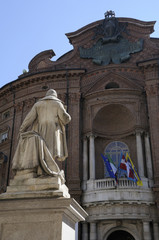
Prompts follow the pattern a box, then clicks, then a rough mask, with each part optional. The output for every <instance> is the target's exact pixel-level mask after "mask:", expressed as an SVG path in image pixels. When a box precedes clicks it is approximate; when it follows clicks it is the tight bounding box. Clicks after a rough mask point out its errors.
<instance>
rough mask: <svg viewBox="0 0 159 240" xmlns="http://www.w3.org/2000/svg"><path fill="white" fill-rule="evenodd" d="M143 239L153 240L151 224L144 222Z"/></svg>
mask: <svg viewBox="0 0 159 240" xmlns="http://www.w3.org/2000/svg"><path fill="white" fill-rule="evenodd" d="M143 237H144V239H143V240H151V230H150V223H149V222H143Z"/></svg>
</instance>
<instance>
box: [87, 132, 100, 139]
mask: <svg viewBox="0 0 159 240" xmlns="http://www.w3.org/2000/svg"><path fill="white" fill-rule="evenodd" d="M86 136H87V137H88V138H90V137H94V138H96V137H97V134H95V133H93V132H89V133H87V135H86Z"/></svg>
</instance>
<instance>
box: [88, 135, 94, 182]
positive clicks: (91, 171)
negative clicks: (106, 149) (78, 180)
mask: <svg viewBox="0 0 159 240" xmlns="http://www.w3.org/2000/svg"><path fill="white" fill-rule="evenodd" d="M94 138H95V137H94V135H93V134H91V135H90V136H89V178H90V179H91V180H93V179H95V146H94Z"/></svg>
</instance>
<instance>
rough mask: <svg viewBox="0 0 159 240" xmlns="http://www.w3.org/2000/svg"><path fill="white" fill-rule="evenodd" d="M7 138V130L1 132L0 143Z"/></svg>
mask: <svg viewBox="0 0 159 240" xmlns="http://www.w3.org/2000/svg"><path fill="white" fill-rule="evenodd" d="M7 139H8V132H3V133H1V135H0V143H2V142H5V141H6V140H7Z"/></svg>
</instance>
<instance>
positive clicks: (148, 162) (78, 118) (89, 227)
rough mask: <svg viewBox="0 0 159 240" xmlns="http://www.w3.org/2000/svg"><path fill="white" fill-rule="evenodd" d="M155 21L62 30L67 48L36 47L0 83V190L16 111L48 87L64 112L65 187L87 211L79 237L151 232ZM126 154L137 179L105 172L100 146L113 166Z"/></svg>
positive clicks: (157, 230)
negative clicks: (23, 68) (21, 68)
mask: <svg viewBox="0 0 159 240" xmlns="http://www.w3.org/2000/svg"><path fill="white" fill-rule="evenodd" d="M154 24H155V21H150V22H144V21H141V20H137V19H132V18H116V17H115V14H114V12H112V11H109V12H107V13H106V14H105V18H104V19H102V20H99V21H96V22H93V23H90V24H88V25H87V26H84V27H82V28H81V29H79V30H77V31H75V32H71V33H68V34H66V36H67V37H68V39H69V41H70V43H71V44H72V45H73V50H71V51H69V52H67V53H66V54H64V55H63V56H61V57H60V58H59V59H58V60H56V61H52V60H51V58H52V57H53V56H54V55H55V54H54V52H53V50H47V51H43V52H41V53H39V54H38V55H36V56H35V57H34V58H33V59H32V60H31V61H30V63H29V66H28V69H29V70H28V72H24V73H23V74H22V75H20V76H19V77H18V79H17V80H15V81H13V82H10V83H9V84H6V85H5V86H3V87H2V88H1V89H0V192H1V193H3V192H5V191H6V187H7V185H9V179H11V178H13V172H12V168H11V166H12V158H13V155H14V152H15V149H16V146H17V143H18V134H19V128H20V125H21V124H22V121H23V119H24V118H25V116H26V115H27V113H28V112H29V110H30V109H31V107H32V106H33V104H34V103H35V102H36V101H38V99H40V98H42V97H43V96H44V95H45V93H46V91H47V90H48V89H50V88H53V89H55V90H56V91H57V93H58V97H59V98H60V99H61V100H63V101H64V102H65V104H66V105H67V111H68V112H69V114H70V115H71V117H72V121H71V124H70V125H69V126H68V127H67V143H68V151H69V153H68V155H69V157H68V159H67V160H66V161H65V162H63V163H59V166H60V168H61V169H63V170H64V171H65V175H66V184H67V186H68V188H69V190H70V194H71V196H72V197H74V198H75V199H76V200H77V201H78V202H79V203H80V204H81V205H82V207H83V208H84V209H85V210H86V211H87V213H88V214H89V216H88V218H87V221H86V222H84V223H81V226H80V227H79V229H80V234H79V239H82V240H96V239H98V240H115V239H119V240H121V239H122V240H123V239H124V240H128V239H129V240H142V239H143V240H151V239H154V240H158V239H159V211H158V208H159V127H158V126H159V38H151V37H150V35H151V33H153V31H154ZM121 152H123V153H128V154H129V156H131V159H132V161H133V164H134V165H135V167H136V169H137V172H138V173H139V175H140V177H141V180H142V183H143V186H138V185H137V183H136V182H135V181H131V180H129V179H128V178H127V177H126V175H124V174H123V175H121V176H120V178H119V177H118V181H117V182H116V180H115V179H114V178H111V177H110V175H109V173H108V171H107V169H106V166H105V165H104V161H103V158H102V157H101V154H103V155H105V154H107V153H109V155H110V156H111V158H112V160H113V162H114V164H115V165H116V167H118V166H119V162H120V155H121Z"/></svg>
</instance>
